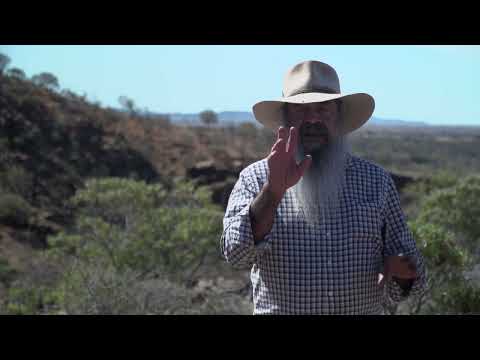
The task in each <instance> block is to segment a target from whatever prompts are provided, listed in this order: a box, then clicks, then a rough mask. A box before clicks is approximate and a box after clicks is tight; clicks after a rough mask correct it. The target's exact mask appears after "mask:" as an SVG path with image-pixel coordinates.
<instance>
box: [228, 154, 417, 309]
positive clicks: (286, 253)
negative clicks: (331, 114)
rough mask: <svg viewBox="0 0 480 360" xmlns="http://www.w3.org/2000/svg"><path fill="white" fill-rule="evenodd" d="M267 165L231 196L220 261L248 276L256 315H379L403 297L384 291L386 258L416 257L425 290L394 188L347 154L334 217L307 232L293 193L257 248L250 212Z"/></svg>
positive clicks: (245, 174)
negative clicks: (247, 272)
mask: <svg viewBox="0 0 480 360" xmlns="http://www.w3.org/2000/svg"><path fill="white" fill-rule="evenodd" d="M267 174H268V164H267V161H266V159H263V160H260V161H257V162H255V163H253V164H251V165H249V166H248V167H246V168H245V169H244V170H243V171H242V172H241V173H240V176H239V179H238V181H237V183H236V184H235V187H234V188H233V190H232V193H231V194H230V198H229V202H228V206H227V210H226V213H225V217H224V220H223V226H224V230H223V234H222V238H221V250H222V254H223V256H224V257H225V259H226V260H227V262H228V263H231V264H232V265H233V266H234V267H236V268H249V269H251V281H252V285H253V301H254V314H382V313H383V306H382V303H384V302H385V299H386V298H385V297H386V296H388V297H389V300H390V301H394V302H399V301H401V300H403V299H405V298H406V297H407V296H408V295H406V294H404V293H403V291H402V289H401V288H400V287H399V285H398V284H397V283H395V282H394V281H389V282H388V283H387V285H386V286H385V288H384V289H383V290H382V289H381V288H380V287H379V286H378V285H377V283H378V273H379V272H380V271H381V270H382V269H383V259H384V257H385V256H389V255H398V254H399V253H403V254H405V255H410V256H414V258H415V259H416V261H417V272H418V273H419V278H418V279H417V280H415V281H414V282H413V286H412V288H411V290H410V294H411V295H419V294H420V293H421V292H423V291H424V289H425V283H426V276H425V267H424V260H423V257H422V255H421V254H420V252H419V251H418V249H417V247H416V244H415V241H414V239H413V237H412V234H411V232H410V231H409V229H408V227H407V224H406V221H405V216H404V213H403V211H402V210H401V208H400V201H399V197H398V193H397V190H396V188H395V184H394V182H393V180H392V178H391V176H390V175H389V174H388V173H387V172H386V171H385V170H383V169H382V168H381V167H380V166H378V165H375V164H373V163H371V162H369V161H367V160H364V159H360V158H358V157H355V156H352V155H351V154H347V162H346V185H345V186H344V188H343V190H342V195H341V200H340V206H339V208H338V212H337V213H336V216H332V217H331V218H330V220H325V221H321V222H319V224H318V225H315V226H311V225H309V224H307V223H306V221H305V219H304V218H303V212H302V211H300V209H299V208H298V207H297V206H296V205H295V202H294V200H293V199H294V198H293V196H294V195H293V189H292V188H290V189H289V190H288V191H287V192H286V194H285V196H284V197H283V199H282V201H281V203H280V205H279V206H278V208H277V213H276V216H275V219H274V224H273V227H272V230H271V231H270V233H269V234H267V236H265V238H264V240H263V241H262V242H261V243H260V244H254V241H253V234H252V229H251V224H250V216H249V208H250V203H251V202H252V200H253V199H254V198H255V197H256V196H257V194H258V193H259V192H260V190H261V189H262V187H263V185H264V183H265V182H266V181H267Z"/></svg>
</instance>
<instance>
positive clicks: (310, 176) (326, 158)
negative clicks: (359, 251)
mask: <svg viewBox="0 0 480 360" xmlns="http://www.w3.org/2000/svg"><path fill="white" fill-rule="evenodd" d="M347 151H348V146H347V141H346V138H345V137H340V138H337V139H335V140H334V141H332V142H329V143H328V144H327V145H325V146H324V147H322V148H320V149H319V150H316V151H314V152H312V153H311V155H312V164H311V166H310V168H309V169H308V170H307V172H306V173H305V174H304V176H303V177H302V178H301V179H300V181H299V182H298V183H297V184H296V185H295V186H293V188H292V190H293V194H294V199H295V200H296V205H297V206H298V207H299V208H300V211H303V214H304V216H305V220H306V221H307V223H309V224H310V225H315V224H319V223H321V222H324V221H326V220H327V219H328V218H330V217H331V216H332V215H333V214H334V213H335V212H336V210H337V206H338V204H339V199H340V195H341V191H342V189H343V185H344V181H345V162H346V158H345V155H346V152H347ZM305 155H306V154H305V153H304V150H303V145H302V144H301V142H299V143H298V148H297V155H296V157H297V162H300V161H301V160H302V159H303V158H304V157H305Z"/></svg>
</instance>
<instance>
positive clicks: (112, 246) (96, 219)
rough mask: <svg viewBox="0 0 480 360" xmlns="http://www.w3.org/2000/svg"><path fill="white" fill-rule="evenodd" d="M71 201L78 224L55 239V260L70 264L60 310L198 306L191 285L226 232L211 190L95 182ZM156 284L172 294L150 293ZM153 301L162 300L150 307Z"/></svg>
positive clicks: (122, 181)
mask: <svg viewBox="0 0 480 360" xmlns="http://www.w3.org/2000/svg"><path fill="white" fill-rule="evenodd" d="M72 205H73V206H75V208H76V221H75V224H74V226H73V227H72V228H71V229H68V230H66V231H64V232H61V233H59V234H57V235H55V236H51V237H49V239H48V244H49V250H48V251H47V254H48V256H49V258H50V259H51V260H53V261H55V262H56V263H58V264H61V265H62V266H63V267H64V268H65V271H64V277H63V279H62V281H61V283H60V284H59V287H58V289H59V292H60V293H61V294H62V296H60V297H59V299H61V307H63V308H65V309H67V312H73V313H77V312H80V313H81V312H85V313H136V312H140V313H141V312H153V313H165V312H168V311H170V310H168V309H172V308H173V305H171V304H170V303H168V304H167V303H165V304H164V305H162V301H163V302H165V301H167V300H166V299H168V298H171V299H177V300H175V301H174V302H175V303H178V304H190V305H188V306H187V305H185V306H186V307H187V308H190V307H191V306H192V304H191V303H190V302H191V301H192V299H191V295H189V292H188V290H187V288H186V286H188V285H189V284H191V283H192V282H193V280H194V278H195V275H196V271H197V270H198V269H199V268H200V267H201V266H202V264H203V260H204V259H205V258H206V256H208V255H211V254H213V253H215V252H216V244H217V239H218V237H219V236H220V234H221V231H222V217H223V212H222V211H221V209H219V208H218V207H217V206H215V205H213V204H211V202H210V193H209V192H208V191H206V189H205V188H196V187H195V185H194V184H193V183H191V182H186V181H176V182H175V183H174V184H173V186H172V188H171V189H167V188H165V187H164V186H162V185H159V184H150V185H149V184H146V183H145V182H142V181H134V180H129V179H118V178H106V179H92V180H90V181H88V182H87V183H86V186H85V188H84V189H82V190H79V191H78V192H77V193H76V195H75V196H74V197H73V199H72ZM149 281H153V282H154V283H156V284H157V285H155V286H159V287H160V288H168V289H170V290H168V291H170V292H168V291H167V290H165V291H167V293H168V294H170V295H168V296H163V295H162V296H160V295H161V294H162V292H161V290H158V292H157V293H156V295H155V296H153V295H148V294H149V292H148V291H149V290H148V288H145V287H144V286H145V284H146V283H148V282H149ZM160 283H161V284H160ZM162 284H163V285H162ZM168 284H171V286H170V285H168ZM167 285H168V286H167ZM169 286H170V287H169ZM141 288H142V289H143V290H140V289H141ZM174 294H176V295H175V296H174ZM152 296H153V298H152ZM147 298H148V299H153V300H152V301H154V300H155V299H156V300H155V301H157V302H155V301H154V302H153V303H150V304H149V305H148V304H147V305H148V306H147V305H145V301H147V300H146V299H147ZM160 298H161V299H163V300H161V301H160ZM169 304H170V305H169ZM178 304H177V305H178ZM155 309H156V310H155ZM167 310H168V311H167ZM184 311H186V310H184Z"/></svg>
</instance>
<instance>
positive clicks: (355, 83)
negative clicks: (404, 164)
mask: <svg viewBox="0 0 480 360" xmlns="http://www.w3.org/2000/svg"><path fill="white" fill-rule="evenodd" d="M0 52H2V53H4V54H7V55H8V56H10V58H11V59H12V63H11V66H15V67H19V68H21V69H23V70H24V71H25V72H26V74H27V76H29V77H30V76H32V75H34V74H37V73H39V72H43V71H48V72H52V73H54V74H55V75H56V76H57V77H58V78H59V80H60V86H61V87H62V88H67V89H70V90H73V91H75V92H77V93H79V94H83V93H86V94H87V96H88V98H89V99H90V100H96V101H100V103H101V104H102V105H104V106H118V97H119V96H120V95H126V96H129V97H131V98H133V99H134V101H135V103H136V104H137V106H139V107H140V108H148V109H149V110H151V111H156V112H182V113H195V112H200V111H202V110H205V109H213V110H214V111H217V112H220V111H251V107H252V105H253V104H254V103H255V102H257V101H261V100H267V99H277V98H279V97H280V96H281V91H282V83H283V76H284V74H285V72H286V71H287V69H288V68H290V67H291V66H293V65H295V64H296V63H298V62H300V61H304V60H320V61H323V62H326V63H328V64H330V65H332V66H333V67H334V68H335V69H336V70H337V72H338V75H339V77H340V82H341V87H342V92H345V93H351V92H367V93H369V94H371V95H372V96H373V97H374V98H375V101H376V109H375V112H374V116H376V117H381V118H389V119H401V120H412V121H424V122H427V123H430V124H450V125H455V124H466V125H480V106H479V105H478V99H479V98H480V97H479V96H478V95H477V92H478V90H477V88H476V86H478V84H480V70H479V66H478V65H479V64H480V46H425V45H415V46H400V45H396V46H385V45H376V46H365V45H355V46H333V45H329V46H320V45H311V46H304V45H291V46H290V45H289V46H286V45H285V46H273V45H272V46H264V45H248V46H247V45H242V46H238V45H231V46H224V45H211V46H205V45H201V46H183V45H182V46H180V45H178V46H163V45H159V46H157V45H156V46H99V45H97V46H65V45H53V46H50V45H49V46H45V45H36V46H27V45H8V46H6V45H0Z"/></svg>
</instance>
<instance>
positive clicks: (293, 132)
mask: <svg viewBox="0 0 480 360" xmlns="http://www.w3.org/2000/svg"><path fill="white" fill-rule="evenodd" d="M296 149H297V129H295V128H294V127H293V126H292V127H291V128H290V136H289V137H288V143H287V153H289V154H292V153H293V154H294V153H295V150H296Z"/></svg>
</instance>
